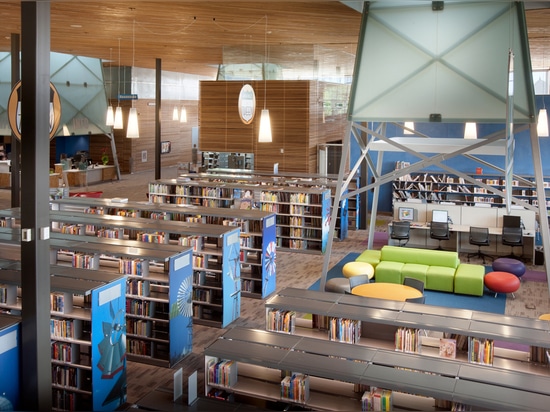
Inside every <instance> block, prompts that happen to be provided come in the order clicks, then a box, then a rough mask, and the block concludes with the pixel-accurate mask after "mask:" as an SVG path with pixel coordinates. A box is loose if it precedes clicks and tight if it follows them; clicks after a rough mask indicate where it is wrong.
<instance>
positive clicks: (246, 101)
mask: <svg viewBox="0 0 550 412" xmlns="http://www.w3.org/2000/svg"><path fill="white" fill-rule="evenodd" d="M255 113H256V94H255V93H254V89H253V88H252V86H251V85H249V84H245V85H244V86H243V87H242V88H241V92H240V93H239V117H240V118H241V120H242V122H243V123H244V124H250V123H252V120H254V114H255Z"/></svg>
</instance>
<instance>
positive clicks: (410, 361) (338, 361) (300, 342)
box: [205, 327, 550, 410]
mask: <svg viewBox="0 0 550 412" xmlns="http://www.w3.org/2000/svg"><path fill="white" fill-rule="evenodd" d="M213 359H214V360H220V359H223V360H230V361H233V362H235V364H236V365H237V367H238V375H237V379H236V381H237V382H236V384H234V385H229V386H225V387H224V388H225V389H226V390H227V391H230V392H233V393H235V394H240V395H246V396H249V397H257V398H262V399H270V400H273V401H281V397H280V379H281V378H280V374H279V379H278V381H277V379H273V381H271V382H270V381H269V380H267V379H265V375H266V374H269V370H275V371H287V370H291V371H293V372H295V373H303V374H306V375H309V376H310V377H312V378H313V377H316V378H318V379H319V380H320V381H321V380H322V381H324V382H325V383H327V385H326V386H325V387H330V386H331V384H332V385H334V386H335V387H336V388H339V386H338V384H339V383H340V382H339V381H342V382H347V383H348V384H349V387H350V388H351V387H353V386H354V385H355V384H360V385H368V386H375V387H381V388H387V389H390V390H392V391H394V395H395V397H394V405H395V407H396V408H400V407H407V406H408V403H406V404H401V403H400V402H401V400H400V396H398V395H399V394H401V393H407V394H416V395H420V397H423V398H424V399H425V401H426V402H428V404H427V405H426V404H425V405H424V408H426V409H428V408H433V399H431V398H436V399H445V400H449V401H459V402H463V403H466V404H469V405H473V406H475V407H483V408H488V409H493V410H503V409H505V410H526V409H528V410H543V409H545V408H546V405H547V403H548V401H549V400H550V389H549V388H548V386H547V385H548V383H550V378H549V377H547V376H533V375H530V374H528V373H525V372H519V371H507V370H502V369H498V368H489V367H487V366H484V365H476V364H466V365H464V364H462V363H461V362H456V361H454V360H449V359H444V358H426V357H425V356H423V355H418V354H413V353H403V352H395V351H393V350H385V349H376V348H371V347H362V346H358V345H343V344H341V343H338V342H330V341H325V340H319V339H315V338H308V337H303V336H296V335H286V334H285V335H283V334H278V333H276V332H268V331H261V330H253V329H245V328H241V327H235V328H233V329H231V330H229V331H227V332H226V333H225V334H224V335H222V336H221V337H219V338H218V339H217V340H215V341H214V342H213V343H211V344H210V345H209V346H208V347H207V348H206V349H205V368H206V366H208V364H209V362H212V360H213ZM245 365H253V366H255V367H256V368H257V369H256V370H257V372H252V373H251V376H250V377H248V376H246V375H243V376H241V373H242V372H241V370H242V369H244V368H243V367H244V366H245ZM486 371H487V373H486ZM279 373H280V372H279ZM271 376H276V372H272V375H271ZM254 377H256V379H260V380H262V381H263V384H262V385H261V386H260V387H254V386H253V385H249V384H248V382H250V379H251V378H254ZM316 385H317V382H315V381H314V380H313V379H312V380H311V382H310V398H309V400H308V401H307V402H306V403H305V404H301V405H302V406H305V407H308V408H311V409H314V410H361V401H360V399H359V398H360V396H358V397H357V398H356V399H355V400H354V401H352V400H351V399H350V396H349V394H346V393H344V394H343V393H342V391H341V390H338V389H337V390H336V392H337V393H330V392H327V391H323V395H322V402H319V401H320V399H319V398H317V394H318V393H317V391H316ZM270 388H271V390H270ZM210 389H211V385H210V383H209V382H208V379H206V378H205V392H206V393H208V392H209V390H210ZM348 391H349V392H351V389H349V390H348ZM468 392H469V393H470V395H471V396H470V397H468ZM346 395H348V396H346ZM406 399H407V400H408V398H406ZM430 399H431V400H430ZM348 402H351V405H350V404H349V403H348ZM430 404H431V406H429V405H430Z"/></svg>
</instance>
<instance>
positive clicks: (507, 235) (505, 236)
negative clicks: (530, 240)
mask: <svg viewBox="0 0 550 412" xmlns="http://www.w3.org/2000/svg"><path fill="white" fill-rule="evenodd" d="M502 244H503V245H507V246H511V247H512V253H511V254H510V255H508V257H509V258H512V259H517V260H521V256H516V255H515V254H514V247H515V246H521V255H522V256H523V229H522V228H521V227H506V226H505V227H503V228H502Z"/></svg>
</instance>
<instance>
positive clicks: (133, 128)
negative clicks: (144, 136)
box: [126, 20, 139, 139]
mask: <svg viewBox="0 0 550 412" xmlns="http://www.w3.org/2000/svg"><path fill="white" fill-rule="evenodd" d="M135 42H136V21H135V20H134V25H133V26H132V70H134V64H135V56H136V47H135V44H136V43H135ZM133 104H134V103H133V101H132V105H133ZM126 137H127V138H129V139H137V138H138V137H139V125H138V113H137V109H136V108H135V107H132V108H131V109H130V114H129V115H128V127H127V129H126Z"/></svg>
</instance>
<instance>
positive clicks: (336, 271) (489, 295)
mask: <svg viewBox="0 0 550 412" xmlns="http://www.w3.org/2000/svg"><path fill="white" fill-rule="evenodd" d="M357 256H359V253H348V254H347V255H346V256H344V258H343V259H342V260H340V261H339V262H338V263H337V264H336V265H334V266H333V267H332V268H330V269H329V270H328V272H327V280H329V279H332V278H334V277H342V268H343V266H344V265H345V264H346V263H348V262H351V261H354V260H355V259H356V258H357ZM485 270H486V271H490V270H491V269H490V266H487V267H486V268H485ZM320 285H321V279H319V280H317V281H316V282H315V283H313V284H312V285H311V286H310V287H309V289H310V290H319V286H320ZM424 294H425V295H426V304H427V305H434V306H444V307H447V308H458V309H471V310H478V311H482V312H490V313H500V314H504V310H505V308H506V295H504V294H502V293H501V294H499V295H498V296H497V297H496V298H495V294H494V293H493V292H491V291H489V290H485V293H484V294H483V296H470V295H459V294H454V293H448V292H436V291H433V290H426V291H425V292H424Z"/></svg>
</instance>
